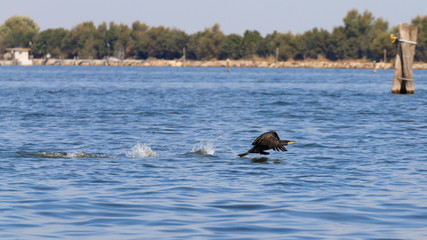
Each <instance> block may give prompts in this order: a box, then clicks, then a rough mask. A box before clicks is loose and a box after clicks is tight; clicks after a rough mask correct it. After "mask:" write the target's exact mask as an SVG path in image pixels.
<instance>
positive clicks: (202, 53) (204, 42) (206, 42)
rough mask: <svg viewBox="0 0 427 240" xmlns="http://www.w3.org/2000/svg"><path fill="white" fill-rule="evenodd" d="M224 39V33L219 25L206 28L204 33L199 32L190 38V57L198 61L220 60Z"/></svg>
mask: <svg viewBox="0 0 427 240" xmlns="http://www.w3.org/2000/svg"><path fill="white" fill-rule="evenodd" d="M223 39H224V33H223V32H222V31H221V29H220V25H219V24H215V25H213V26H212V27H211V28H206V29H205V31H203V32H198V33H196V34H193V35H191V36H190V37H189V44H188V45H189V46H188V50H189V57H190V58H196V59H213V58H216V59H218V58H219V54H220V51H219V47H220V44H221V42H222V40H223Z"/></svg>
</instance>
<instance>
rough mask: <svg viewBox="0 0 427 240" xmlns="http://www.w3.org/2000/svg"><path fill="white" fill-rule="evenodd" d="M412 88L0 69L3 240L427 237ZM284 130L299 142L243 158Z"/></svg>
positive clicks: (315, 74)
mask: <svg viewBox="0 0 427 240" xmlns="http://www.w3.org/2000/svg"><path fill="white" fill-rule="evenodd" d="M414 76H415V94H413V95H392V94H391V85H392V78H393V71H392V70H387V71H384V70H378V72H377V74H372V70H350V69H253V68H240V69H236V68H232V69H231V71H230V72H229V73H227V72H226V71H225V69H224V68H156V67H153V68H148V67H144V68H139V67H60V66H57V67H55V66H46V67H44V66H38V67H35V66H34V67H13V66H12V67H1V68H0V129H1V132H2V133H1V134H0V238H4V239H54V238H60V239H380V238H383V239H384V238H388V239H425V238H427V228H426V226H427V180H426V179H427V161H426V160H427V154H426V146H427V121H426V119H427V82H426V79H427V71H421V70H420V71H414ZM270 130H275V131H277V132H278V134H279V136H280V137H281V138H283V139H290V140H296V141H298V143H296V144H293V145H291V146H289V147H288V150H289V151H288V152H285V153H282V152H280V153H278V152H272V153H271V154H270V155H268V156H266V157H265V156H263V157H261V156H259V155H258V156H257V155H249V156H248V157H246V158H239V157H237V156H236V155H237V154H239V153H243V152H246V151H247V150H248V149H249V148H250V144H251V143H252V141H253V140H254V139H255V138H256V137H257V136H258V135H260V134H261V133H263V132H266V131H270Z"/></svg>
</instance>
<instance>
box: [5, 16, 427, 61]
mask: <svg viewBox="0 0 427 240" xmlns="http://www.w3.org/2000/svg"><path fill="white" fill-rule="evenodd" d="M343 22H344V25H343V26H338V27H335V28H334V29H333V30H332V32H329V31H327V30H324V29H318V28H313V29H312V30H309V31H306V32H304V33H303V34H292V33H290V32H288V33H279V32H277V31H274V32H273V33H271V34H267V35H266V36H265V37H263V36H262V35H261V34H260V33H259V32H258V31H256V30H247V31H245V32H244V33H243V35H239V34H229V35H225V34H224V33H223V32H222V31H221V29H220V26H219V25H218V24H215V25H214V26H212V27H210V28H206V29H205V30H204V31H200V32H197V33H193V34H187V33H185V32H184V31H181V30H179V29H175V28H167V27H163V26H158V27H150V26H148V25H146V24H145V23H141V22H139V21H136V22H134V23H133V24H132V26H130V27H129V26H128V25H125V24H119V25H118V24H116V23H113V22H111V23H109V24H107V23H105V22H104V23H102V24H100V25H98V26H95V25H94V24H93V22H83V23H81V24H79V25H77V26H75V27H73V28H72V29H71V30H67V29H64V28H55V29H47V30H44V31H40V30H39V27H38V25H37V24H36V23H35V22H34V21H33V20H32V19H30V18H28V17H21V16H13V17H11V18H9V19H7V20H6V21H5V22H4V23H3V25H1V26H0V52H1V53H4V52H5V50H6V48H11V47H17V46H20V47H28V48H31V49H32V54H33V55H34V57H36V58H41V57H45V56H46V55H47V54H48V53H49V54H50V55H51V56H52V57H55V58H60V57H64V58H74V57H76V56H78V57H79V58H90V57H92V58H97V59H102V58H104V57H106V56H115V57H119V58H122V57H123V58H136V59H147V58H159V59H177V58H181V57H182V56H183V48H184V47H185V48H186V57H187V58H188V59H197V60H209V59H227V58H230V59H251V58H256V57H260V58H271V57H273V58H274V57H275V55H276V48H278V49H279V60H281V61H284V60H288V59H295V60H303V59H318V58H326V59H329V60H342V59H371V60H377V61H378V60H380V59H382V58H383V56H384V49H386V50H387V53H388V56H387V57H388V58H390V57H391V56H392V54H393V55H394V50H393V46H392V44H391V40H390V33H394V34H396V33H398V26H394V27H393V28H391V29H390V28H389V23H388V22H387V21H385V20H383V19H382V18H375V17H373V15H372V13H371V12H369V11H364V12H363V13H359V12H358V11H357V10H355V9H353V10H350V11H349V12H348V13H347V15H346V16H345V17H344V19H343ZM411 24H412V25H414V26H416V27H417V28H418V40H417V42H418V45H417V47H416V54H415V60H416V61H427V15H425V16H417V17H416V18H414V19H412V22H411Z"/></svg>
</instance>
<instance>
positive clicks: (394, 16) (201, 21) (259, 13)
mask: <svg viewBox="0 0 427 240" xmlns="http://www.w3.org/2000/svg"><path fill="white" fill-rule="evenodd" d="M0 1H1V8H0V23H3V22H4V21H5V20H6V19H7V18H9V17H11V16H13V15H23V16H29V17H31V18H32V19H33V20H35V21H36V23H38V24H39V26H40V28H41V30H45V29H48V28H57V27H64V28H67V29H71V28H72V27H73V26H75V25H77V24H79V23H82V22H83V21H89V20H91V21H93V22H94V23H95V24H96V25H98V24H100V23H102V22H103V21H105V22H110V21H113V22H115V23H124V24H128V25H131V24H132V22H134V21H136V20H139V21H141V22H145V23H147V24H148V25H149V26H158V25H163V26H167V27H175V28H178V29H181V30H184V31H185V32H187V33H195V32H197V31H202V30H204V29H205V28H206V27H211V26H212V25H213V24H215V23H219V24H220V25H221V29H222V31H223V32H224V33H226V34H230V33H238V34H243V32H244V31H245V30H247V29H248V30H258V31H259V32H261V33H262V34H263V35H265V34H268V33H271V32H273V31H274V30H277V31H279V32H288V31H291V32H292V33H303V32H304V31H307V30H310V29H312V28H314V27H319V28H324V29H326V30H328V31H331V30H332V29H333V28H334V27H335V26H340V25H343V22H342V19H343V18H344V16H345V15H346V14H347V12H348V10H350V9H352V8H356V9H358V10H359V12H363V11H364V10H369V11H371V12H372V13H373V15H374V17H376V18H379V17H382V18H383V19H385V20H387V21H388V22H389V23H390V27H391V26H395V25H398V24H399V23H400V22H408V23H410V22H411V19H412V18H414V17H416V16H417V15H421V16H424V15H427V0H400V1H396V0H354V1H353V0H351V1H348V0H293V1H287V0H282V1H279V0H258V1H255V0H179V1H176V0H175V1H174V0H150V1H149V0H139V1H137V0H116V1H110V0H0Z"/></svg>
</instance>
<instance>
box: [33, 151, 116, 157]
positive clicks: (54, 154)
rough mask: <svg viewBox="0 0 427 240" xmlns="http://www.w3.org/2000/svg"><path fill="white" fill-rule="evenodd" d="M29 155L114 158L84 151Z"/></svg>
mask: <svg viewBox="0 0 427 240" xmlns="http://www.w3.org/2000/svg"><path fill="white" fill-rule="evenodd" d="M31 155H34V156H37V157H41V158H115V157H114V156H107V155H104V154H92V153H86V152H37V153H33V154H31Z"/></svg>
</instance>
